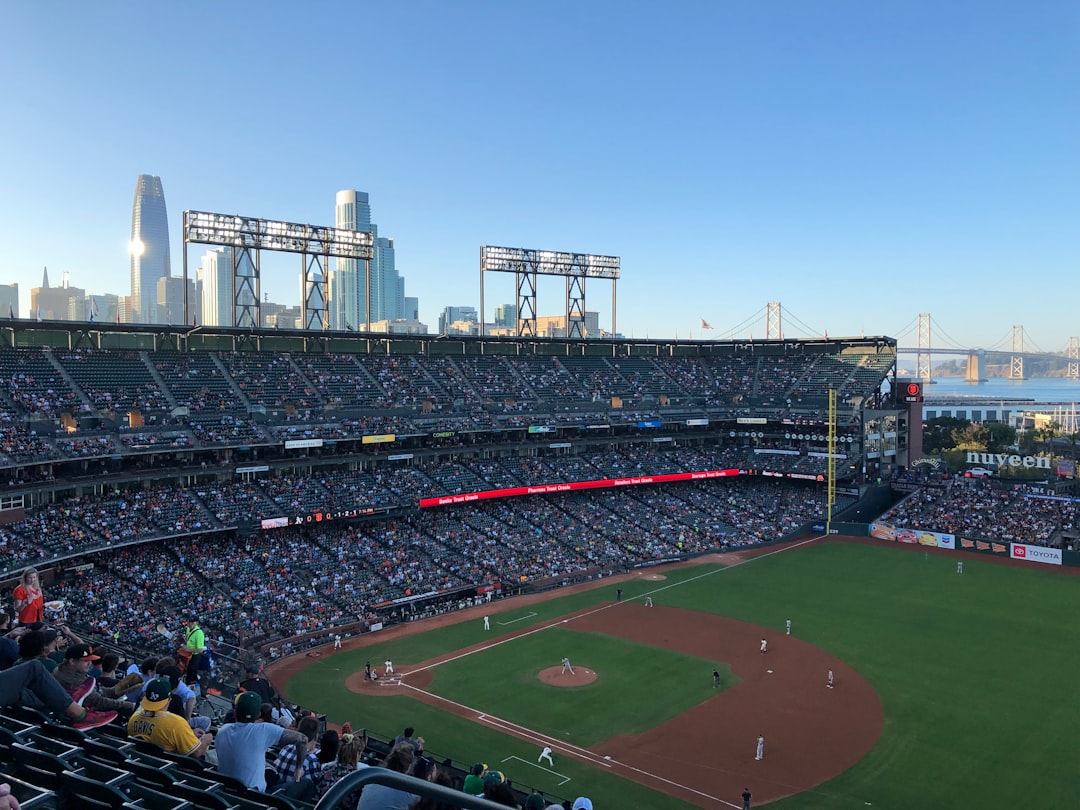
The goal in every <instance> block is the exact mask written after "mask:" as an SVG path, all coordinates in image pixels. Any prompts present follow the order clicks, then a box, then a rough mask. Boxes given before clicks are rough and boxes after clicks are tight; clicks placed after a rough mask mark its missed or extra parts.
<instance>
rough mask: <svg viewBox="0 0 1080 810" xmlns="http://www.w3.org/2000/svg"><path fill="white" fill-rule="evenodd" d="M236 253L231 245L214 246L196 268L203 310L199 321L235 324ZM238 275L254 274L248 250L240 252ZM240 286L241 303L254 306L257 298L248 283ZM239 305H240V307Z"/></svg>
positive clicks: (211, 323)
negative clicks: (234, 275) (234, 279)
mask: <svg viewBox="0 0 1080 810" xmlns="http://www.w3.org/2000/svg"><path fill="white" fill-rule="evenodd" d="M235 255H236V254H235V253H234V251H233V249H232V248H231V247H223V248H211V249H210V250H208V251H206V253H204V254H203V257H202V262H201V263H200V265H199V267H198V268H197V269H196V270H195V278H196V280H197V281H198V286H199V303H200V308H201V313H200V316H199V320H198V323H200V324H205V325H206V326H235V325H236V315H237V312H236V309H234V304H235V303H237V302H236V301H235V300H234V298H233V262H234V261H235ZM239 256H240V267H239V268H238V270H237V275H238V276H254V275H255V267H254V265H252V263H251V258H250V254H249V253H240V254H239ZM238 286H240V288H241V299H240V302H239V304H240V307H249V306H253V305H254V303H255V301H254V299H253V294H252V292H251V289H250V288H249V287H248V286H247V285H238ZM240 307H237V309H239V308H240Z"/></svg>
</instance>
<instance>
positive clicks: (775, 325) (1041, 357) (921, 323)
mask: <svg viewBox="0 0 1080 810" xmlns="http://www.w3.org/2000/svg"><path fill="white" fill-rule="evenodd" d="M758 326H760V327H762V328H763V329H762V332H759V333H758V334H759V335H763V337H764V338H765V339H766V340H783V339H784V336H785V335H784V329H785V326H794V327H795V330H794V331H795V333H796V334H798V335H799V336H800V337H804V338H810V339H813V338H821V339H824V340H828V338H829V333H828V332H827V331H825V330H816V329H813V328H812V327H810V326H808V325H807V324H806V323H804V322H803V321H802V320H800V319H799V318H798V317H797V316H795V315H793V314H792V313H791V311H790V310H787V309H784V308H783V306H782V305H781V303H780V302H779V301H770V302H769V303H767V304H766V305H765V306H764V307H763V308H762V309H760V310H758V311H757V312H756V313H754V314H753V315H751V316H750V317H749V318H747V319H745V320H744V321H742V322H741V323H739V324H737V325H736V326H734V327H731V328H730V329H727V330H723V331H725V332H729V333H730V334H731V336H732V338H734V337H735V336H736V335H738V336H740V337H741V336H742V335H744V334H749V336H750V339H751V340H753V335H754V333H753V330H754V328H755V327H758ZM701 327H702V328H703V329H708V330H711V329H712V328H713V327H712V326H711V325H709V323H708V321H706V320H704V319H702V321H701ZM691 334H692V333H691ZM890 337H894V338H896V341H897V344H898V347H897V352H898V353H901V354H908V355H911V354H914V355H915V377H916V379H921V380H924V381H929V380H931V379H932V378H933V368H932V359H933V358H934V357H935V356H939V357H940V356H943V355H948V356H952V357H966V358H967V366H966V369H965V372H964V379H965V380H968V381H969V382H977V381H979V380H982V379H984V378H985V374H986V369H987V366H988V365H990V364H994V365H1006V369H1005V370H1006V374H1005V376H1006V377H1007V378H1008V379H1010V380H1023V379H1026V367H1025V366H1026V364H1028V363H1033V362H1036V361H1037V362H1039V363H1040V365H1045V364H1050V365H1052V366H1053V367H1054V368H1056V369H1063V370H1064V372H1065V377H1066V378H1067V379H1071V380H1080V337H1078V336H1076V335H1073V336H1072V337H1070V338H1069V339H1068V342H1067V344H1066V345H1065V346H1064V347H1063V348H1062V349H1060V350H1058V351H1047V350H1044V349H1043V348H1042V347H1040V346H1039V345H1038V344H1037V343H1036V342H1035V341H1034V340H1033V339H1032V337H1031V336H1030V335H1027V334H1025V331H1024V327H1023V326H1022V325H1018V326H1013V327H1012V329H1011V330H1010V331H1009V332H1007V333H1006V334H1004V335H1003V336H1002V337H1001V338H1000V339H999V340H998V341H996V342H995V343H992V344H990V345H988V346H978V347H972V346H967V345H964V344H963V343H961V342H960V341H958V340H955V339H953V338H952V337H951V336H950V335H949V333H948V332H946V331H945V330H944V329H943V328H942V327H941V325H940V324H939V323H938V322H937V321H936V320H934V318H933V317H932V316H931V315H930V313H929V312H920V313H919V314H918V316H917V317H915V318H913V319H912V320H911V321H910V322H909V323H908V324H907V325H906V326H904V328H903V329H901V330H900V332H899V333H897V334H895V335H890ZM905 342H906V343H907V345H900V344H901V343H905ZM912 344H914V345H912Z"/></svg>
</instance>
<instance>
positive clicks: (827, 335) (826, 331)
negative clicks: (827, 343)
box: [825, 329, 829, 340]
mask: <svg viewBox="0 0 1080 810" xmlns="http://www.w3.org/2000/svg"><path fill="white" fill-rule="evenodd" d="M825 339H826V340H828V339H829V330H828V329H826V330H825Z"/></svg>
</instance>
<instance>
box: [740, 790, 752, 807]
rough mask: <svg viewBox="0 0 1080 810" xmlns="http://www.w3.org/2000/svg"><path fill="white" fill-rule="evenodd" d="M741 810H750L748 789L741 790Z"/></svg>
mask: <svg viewBox="0 0 1080 810" xmlns="http://www.w3.org/2000/svg"><path fill="white" fill-rule="evenodd" d="M742 810H750V788H743V792H742Z"/></svg>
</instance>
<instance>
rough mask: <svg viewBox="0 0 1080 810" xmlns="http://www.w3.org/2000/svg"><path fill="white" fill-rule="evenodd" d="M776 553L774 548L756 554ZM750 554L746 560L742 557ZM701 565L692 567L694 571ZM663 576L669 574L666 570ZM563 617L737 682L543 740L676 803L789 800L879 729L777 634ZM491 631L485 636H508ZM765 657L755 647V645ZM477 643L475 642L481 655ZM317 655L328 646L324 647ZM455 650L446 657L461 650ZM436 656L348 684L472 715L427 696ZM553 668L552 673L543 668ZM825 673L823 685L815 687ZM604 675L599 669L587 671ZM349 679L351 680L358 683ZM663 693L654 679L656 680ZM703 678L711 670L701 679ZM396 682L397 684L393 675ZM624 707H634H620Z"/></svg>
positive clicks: (438, 622)
mask: <svg viewBox="0 0 1080 810" xmlns="http://www.w3.org/2000/svg"><path fill="white" fill-rule="evenodd" d="M774 551H777V548H776V547H773V548H771V549H767V550H766V553H768V552H774ZM746 556H753V555H746ZM742 559H745V556H736V555H733V554H728V555H723V556H722V557H719V558H718V560H719V561H720V562H723V563H726V564H728V565H731V564H734V563H736V562H739V561H741V560H742ZM707 561H709V560H700V559H699V560H695V561H694V564H701V563H702V562H707ZM665 570H670V569H665ZM656 573H657V572H656V571H652V572H635V573H634V574H628V575H625V576H620V577H611V578H605V579H603V580H600V581H596V582H591V583H587V584H585V585H581V586H573V587H574V589H575V590H581V589H591V588H597V587H613V586H615V585H617V584H618V583H619V582H625V581H626V580H628V579H631V578H634V577H645V576H649V577H651V576H655V575H656ZM568 591H569V589H562V590H560V591H557V592H555V593H548V594H539V595H535V596H529V597H521V598H515V599H508V600H505V601H501V602H497V603H492V604H491V605H486V606H483V607H481V608H471V609H469V610H466V611H462V612H459V613H453V614H446V615H444V616H439V617H435V618H434V619H430V620H425V621H422V622H415V623H412V624H408V625H399V626H396V627H393V628H388V629H387V630H384V631H380V632H379V633H374V634H370V635H368V636H361V637H359V638H356V639H350V640H349V641H348V642H346V644H347V646H348V647H349V648H357V647H362V646H366V645H367V644H374V643H379V642H382V641H386V640H388V639H389V638H391V637H394V636H398V635H409V634H412V633H417V632H426V631H428V630H431V629H434V628H436V627H438V626H443V625H446V624H456V623H458V622H460V621H470V620H474V621H479V620H481V619H482V617H483V616H484V615H490V616H492V617H494V616H496V615H497V613H498V612H502V611H504V610H517V609H519V608H520V607H522V606H524V605H526V604H529V603H535V602H538V601H546V600H548V599H551V598H553V597H554V596H561V595H563V594H566V593H567V592H568ZM612 596H613V600H612V602H611V603H610V604H608V605H606V606H602V609H600V610H597V609H596V608H595V607H594V608H590V609H588V610H586V611H582V612H580V613H578V614H570V615H569V616H568V617H565V618H567V619H568V620H569V622H568V624H562V623H561V622H559V626H560V627H562V628H564V629H573V630H580V631H582V632H595V633H604V634H607V635H611V636H616V637H619V638H625V639H629V640H632V641H636V642H639V643H642V644H647V645H651V646H656V647H663V648H665V649H670V650H675V651H678V652H683V653H688V654H691V655H695V656H699V657H701V658H705V659H707V660H709V661H716V662H718V663H719V662H724V663H726V664H728V665H729V666H730V667H731V670H732V672H733V673H734V674H735V676H736V677H738V678H739V683H738V684H736V685H735V686H733V687H731V688H729V689H726V690H723V691H718V692H717V693H716V695H715V696H713V697H711V698H709V699H707V700H705V701H704V702H703V703H701V704H699V705H698V706H695V707H694V708H693V709H690V710H689V711H686V712H683V713H682V714H679V715H677V716H676V717H673V718H671V719H670V720H668V721H666V722H664V723H662V724H660V725H658V726H656V727H654V728H652V729H650V730H649V731H646V732H645V733H643V734H636V735H623V736H617V737H612V738H610V739H608V740H605V741H604V742H601V743H599V744H597V745H594V746H592V747H591V748H590V749H580V748H575V747H573V746H565V745H562V744H560V743H558V741H547V742H545V743H544V744H547V745H550V746H551V747H552V748H553V749H554V750H555V753H556V755H561V756H572V757H574V758H576V759H580V760H583V761H586V762H592V763H594V764H599V763H603V764H604V765H606V766H610V769H611V771H613V772H614V773H617V774H618V775H620V776H623V777H625V778H627V779H630V780H633V781H636V782H639V783H641V784H643V785H646V786H648V787H650V788H652V789H654V790H657V791H659V792H662V793H667V794H670V795H673V796H677V797H679V798H681V799H683V800H685V801H687V802H690V803H691V804H694V805H697V806H699V807H706V808H720V807H741V806H742V805H741V801H740V800H739V796H740V795H741V794H742V791H743V789H744V788H745V787H749V788H750V790H751V792H752V793H753V794H754V803H755V805H757V804H760V803H764V802H768V801H773V800H776V799H778V798H781V797H784V796H788V795H791V794H794V793H799V792H802V791H805V790H808V789H810V788H813V787H814V786H816V785H819V784H821V783H822V782H824V781H826V780H828V779H831V778H833V777H834V776H837V775H839V774H840V773H842V772H843V771H845V770H846V769H848V768H850V767H851V766H852V765H854V764H855V763H856V762H858V760H859V759H860V758H861V757H862V756H863V755H864V754H866V752H867V751H869V750H870V748H871V747H872V746H873V745H874V743H875V742H876V740H877V738H878V737H879V736H880V734H881V730H882V725H883V714H882V707H881V702H880V700H879V699H878V696H877V694H876V693H875V692H874V690H873V689H872V688H871V687H870V684H869V683H867V682H866V681H865V680H864V679H863V678H862V677H861V676H860V675H859V674H858V673H857V672H856V671H854V670H853V669H851V668H850V667H848V666H847V665H845V664H844V663H843V662H841V661H839V660H838V659H836V658H834V657H833V656H831V655H829V654H828V653H827V652H825V651H824V650H821V649H819V648H817V647H815V646H813V645H812V644H808V643H807V642H804V641H802V640H800V639H799V638H797V637H796V636H787V635H785V634H784V633H783V632H782V631H781V632H778V631H776V630H772V629H767V628H762V627H759V626H757V625H752V624H747V623H745V622H740V621H736V620H734V619H728V618H725V617H723V616H716V615H712V614H707V613H697V612H691V611H684V610H680V609H677V608H668V607H664V606H662V605H658V606H656V607H645V606H644V605H643V604H642V602H641V601H639V600H625V601H623V602H619V603H616V602H615V601H614V594H612ZM519 634H520V632H518V633H497V632H495V631H493V632H492V637H491V641H494V640H496V639H499V640H502V639H506V638H510V637H513V636H515V635H519ZM762 638H765V639H766V640H767V641H768V652H767V653H765V654H764V655H763V654H761V652H760V644H761V639H762ZM484 646H486V645H478V648H482V647H484ZM324 650H325V652H324V654H328V653H329V650H326V648H324ZM461 653H462V651H457V652H455V653H454V655H455V656H459V655H461ZM309 663H310V659H309V658H307V657H305V656H304V655H299V656H293V657H292V658H289V659H285V660H283V661H279V662H276V663H275V664H274V665H272V666H271V667H270V668H269V674H270V676H271V678H272V680H273V681H274V682H275V684H277V685H278V686H279V688H280V687H283V686H287V682H288V679H289V678H290V677H291V676H292V675H294V674H295V673H296V672H298V671H299V670H301V669H303V668H304V667H305V666H307V665H308V664H309ZM437 663H438V660H437V659H436V660H434V661H427V662H416V663H413V664H410V665H404V664H401V665H399V664H398V662H395V663H394V668H395V671H397V672H398V673H409V672H410V670H415V671H414V672H413V673H412V674H397V675H395V676H394V680H393V681H390V680H388V679H382V680H381V682H379V681H376V683H374V684H373V683H370V682H365V681H364V680H363V672H360V673H358V674H354V675H353V676H351V677H350V678H348V679H347V680H348V687H349V688H351V689H353V690H355V691H362V692H364V693H365V694H402V692H405V693H406V694H408V695H409V696H410V697H413V698H415V699H417V700H422V701H424V702H426V703H430V704H431V705H434V706H438V707H440V708H443V709H445V710H447V711H453V712H455V713H457V714H460V715H463V716H466V717H471V718H473V719H477V721H478V722H479V719H478V715H477V713H475V712H473V711H471V710H470V709H468V708H466V707H462V706H458V705H456V704H451V703H449V702H447V701H444V700H442V699H441V698H439V697H438V696H437V695H433V694H431V693H430V692H427V691H426V687H427V686H428V685H429V684H430V682H431V679H432V670H431V669H430V668H429V667H431V666H433V665H435V664H437ZM554 669H555V671H556V673H557V672H558V671H559V669H560V668H559V667H555V668H554ZM829 670H832V671H833V674H834V678H835V686H834V688H829V687H828V686H827V685H826V680H827V676H828V672H829ZM595 674H596V675H597V677H599V678H603V675H604V673H603V671H602V670H601V671H599V672H598V673H595ZM358 676H359V677H358ZM655 677H656V678H657V684H658V688H662V685H663V680H664V673H663V672H657V673H655ZM701 677H702V679H703V680H704V681H706V682H711V671H705V672H702V673H701ZM399 679H400V680H399ZM627 710H628V711H633V707H627ZM504 730H505V731H506V732H507V733H510V734H514V735H515V736H518V737H521V738H523V739H527V740H529V741H532V742H535V741H536V740H537V736H536V735H535V734H534V733H530V732H529V731H528V730H527V729H519V728H516V727H507V728H505V729H504ZM759 734H760V735H762V736H764V737H765V756H764V758H763V759H762V760H760V761H757V760H755V758H754V755H755V748H756V742H757V738H758V735H759Z"/></svg>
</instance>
